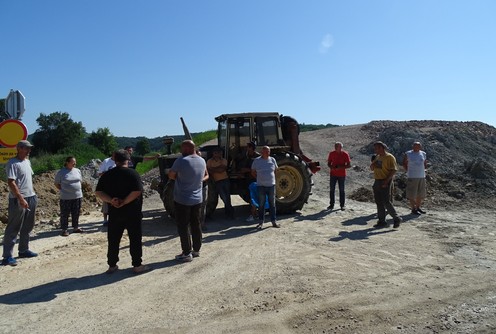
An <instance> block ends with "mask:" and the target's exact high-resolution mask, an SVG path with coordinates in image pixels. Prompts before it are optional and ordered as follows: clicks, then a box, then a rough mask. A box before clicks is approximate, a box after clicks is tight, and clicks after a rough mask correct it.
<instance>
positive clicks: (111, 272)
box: [105, 265, 119, 275]
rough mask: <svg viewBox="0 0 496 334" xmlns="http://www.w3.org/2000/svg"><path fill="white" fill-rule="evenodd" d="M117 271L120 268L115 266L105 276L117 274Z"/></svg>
mask: <svg viewBox="0 0 496 334" xmlns="http://www.w3.org/2000/svg"><path fill="white" fill-rule="evenodd" d="M117 270H119V266H117V265H115V266H113V267H109V268H108V269H107V271H106V272H105V274H107V275H110V274H113V273H115V272H116V271H117Z"/></svg>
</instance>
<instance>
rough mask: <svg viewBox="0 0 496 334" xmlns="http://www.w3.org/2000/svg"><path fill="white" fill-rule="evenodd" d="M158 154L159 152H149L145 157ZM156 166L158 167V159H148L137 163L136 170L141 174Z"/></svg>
mask: <svg viewBox="0 0 496 334" xmlns="http://www.w3.org/2000/svg"><path fill="white" fill-rule="evenodd" d="M157 154H158V153H150V154H147V155H146V156H145V157H144V158H145V159H146V157H155V156H156V155H157ZM155 167H158V160H157V159H153V160H146V161H142V162H139V163H138V164H137V165H136V171H137V172H138V173H139V175H143V174H145V173H146V172H149V171H151V170H152V169H153V168H155Z"/></svg>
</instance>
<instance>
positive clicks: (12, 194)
mask: <svg viewBox="0 0 496 334" xmlns="http://www.w3.org/2000/svg"><path fill="white" fill-rule="evenodd" d="M32 147H33V145H31V143H30V142H29V141H27V140H21V141H19V143H17V156H16V157H14V158H12V159H10V160H9V161H8V162H7V165H6V166H5V171H6V174H7V180H8V181H7V182H8V185H9V209H8V210H9V218H8V222H7V227H6V228H5V234H4V237H3V259H2V265H4V266H6V265H10V266H15V265H17V261H16V259H15V258H14V257H13V251H14V245H15V243H16V240H17V234H19V257H20V258H30V257H36V256H38V254H36V253H35V252H32V251H31V250H29V233H30V232H31V231H32V230H33V227H34V218H35V211H36V205H37V203H38V198H37V197H36V194H35V192H34V189H33V180H32V176H33V170H32V169H31V162H30V161H29V153H30V152H31V148H32Z"/></svg>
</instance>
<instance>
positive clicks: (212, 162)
mask: <svg viewBox="0 0 496 334" xmlns="http://www.w3.org/2000/svg"><path fill="white" fill-rule="evenodd" d="M219 166H226V167H227V160H226V159H224V158H222V159H219V160H218V161H215V159H214V158H211V159H208V161H207V169H208V168H215V167H219ZM210 176H211V177H213V179H214V181H220V180H224V179H227V178H228V175H227V172H226V171H224V172H222V173H210Z"/></svg>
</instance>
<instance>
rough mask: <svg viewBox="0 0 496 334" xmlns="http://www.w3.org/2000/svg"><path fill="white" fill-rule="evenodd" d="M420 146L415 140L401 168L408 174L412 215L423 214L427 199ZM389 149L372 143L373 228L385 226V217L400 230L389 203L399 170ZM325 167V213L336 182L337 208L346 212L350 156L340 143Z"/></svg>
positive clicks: (424, 154)
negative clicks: (327, 177)
mask: <svg viewBox="0 0 496 334" xmlns="http://www.w3.org/2000/svg"><path fill="white" fill-rule="evenodd" d="M421 148H422V145H421V144H420V142H418V141H416V142H414V143H413V147H412V149H411V150H409V151H407V152H406V153H405V154H404V156H403V168H404V169H405V171H406V172H407V187H406V196H407V198H408V200H409V202H410V206H411V210H412V211H411V213H412V214H414V215H420V214H425V213H426V212H425V211H424V210H423V209H422V208H421V205H422V201H423V200H424V198H425V196H426V180H425V176H426V175H425V170H426V168H427V154H426V153H425V152H424V151H422V149H421ZM387 150H388V147H387V145H386V144H385V143H383V142H382V141H376V142H375V143H374V155H373V156H372V159H371V163H370V170H371V171H373V173H374V184H373V186H372V190H373V193H374V200H375V203H376V205H377V218H378V221H377V223H376V224H375V225H374V227H375V228H384V227H388V226H389V224H388V223H387V222H386V214H389V215H390V216H391V217H393V223H394V224H393V228H399V227H400V224H401V222H402V219H401V217H400V216H398V214H397V212H396V209H395V208H394V206H393V203H392V192H393V185H394V183H393V179H394V176H395V174H396V172H397V171H398V164H397V162H396V158H395V157H394V155H392V154H391V153H389V152H388V151H387ZM327 166H328V167H329V170H330V187H329V188H330V196H329V206H328V208H327V209H328V210H333V209H334V203H335V192H336V183H337V184H338V185H339V205H340V207H341V210H345V186H344V185H345V180H346V169H348V168H350V167H351V160H350V155H349V154H348V152H346V151H344V150H343V144H342V143H341V142H336V143H335V144H334V151H331V152H329V155H328V158H327Z"/></svg>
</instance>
